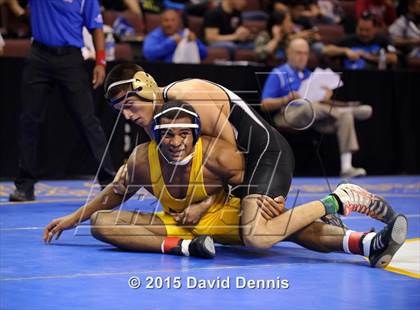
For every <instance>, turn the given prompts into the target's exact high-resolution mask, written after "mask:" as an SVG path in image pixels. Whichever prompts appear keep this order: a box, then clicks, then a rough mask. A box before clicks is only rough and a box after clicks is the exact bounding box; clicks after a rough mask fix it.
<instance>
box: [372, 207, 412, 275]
mask: <svg viewBox="0 0 420 310" xmlns="http://www.w3.org/2000/svg"><path fill="white" fill-rule="evenodd" d="M407 229H408V223H407V218H406V217H405V216H404V215H402V214H398V215H397V216H396V217H395V218H394V220H393V221H391V223H389V224H388V225H387V226H386V227H385V228H384V229H382V230H381V231H380V232H379V233H377V234H376V235H375V236H374V237H373V239H372V242H371V244H370V252H369V263H370V265H371V266H372V267H377V268H385V267H386V266H388V264H389V263H390V262H391V259H392V257H393V256H394V254H395V253H396V252H397V251H398V249H399V248H400V247H401V246H402V245H403V243H404V241H405V238H406V236H407Z"/></svg>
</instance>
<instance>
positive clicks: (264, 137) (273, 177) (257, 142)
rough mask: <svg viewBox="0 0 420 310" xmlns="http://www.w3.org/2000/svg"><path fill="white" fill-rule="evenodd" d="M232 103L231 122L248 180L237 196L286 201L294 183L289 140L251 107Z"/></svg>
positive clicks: (238, 188)
mask: <svg viewBox="0 0 420 310" xmlns="http://www.w3.org/2000/svg"><path fill="white" fill-rule="evenodd" d="M244 104H245V103H244V102H243V101H242V102H239V103H236V102H233V101H232V100H231V111H230V116H229V121H230V122H231V124H232V125H233V126H234V127H235V129H236V130H237V132H238V136H237V143H238V148H239V149H240V150H242V151H243V152H244V155H245V178H244V182H243V184H242V186H240V187H235V188H234V190H233V194H234V195H235V196H237V197H240V198H242V197H244V196H247V195H250V194H263V195H266V196H269V197H272V198H275V197H277V196H283V197H285V198H286V196H287V194H288V193H289V189H290V185H291V183H292V177H293V171H294V168H295V159H294V156H293V151H292V149H291V147H290V145H289V143H288V142H287V141H286V139H285V138H284V137H283V136H282V135H281V134H280V133H279V132H278V131H277V130H276V129H275V128H273V127H272V126H271V125H270V124H268V123H267V122H266V121H265V120H264V119H263V118H262V117H261V116H260V115H259V114H258V113H257V112H256V111H255V110H254V109H252V108H251V107H250V106H249V105H246V107H245V106H244Z"/></svg>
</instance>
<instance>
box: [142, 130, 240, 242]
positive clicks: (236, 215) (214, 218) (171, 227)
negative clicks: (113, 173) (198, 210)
mask: <svg viewBox="0 0 420 310" xmlns="http://www.w3.org/2000/svg"><path fill="white" fill-rule="evenodd" d="M148 155H149V169H150V181H151V184H153V195H154V196H155V197H157V198H158V199H159V201H160V203H161V205H162V207H163V210H164V211H163V212H158V213H157V216H159V218H160V219H161V220H162V222H163V223H164V224H165V226H166V232H167V235H168V236H180V237H182V238H184V239H192V238H194V237H196V236H198V235H211V236H213V238H214V240H215V241H216V242H218V243H223V244H242V241H241V238H240V230H239V223H240V203H241V201H240V199H239V198H236V197H233V196H230V195H228V194H227V193H226V192H225V190H224V189H223V188H221V189H220V192H219V193H218V194H217V195H216V199H215V202H214V204H213V205H212V206H211V207H210V208H209V210H208V211H207V212H206V213H205V214H204V215H203V217H202V218H201V220H200V221H199V222H198V224H197V225H196V226H191V227H190V226H188V227H186V226H178V225H177V223H176V222H175V220H174V219H173V218H172V216H171V215H170V214H169V213H170V212H181V211H183V210H184V209H185V208H186V207H188V206H189V205H190V204H192V203H197V202H200V201H203V200H205V199H206V198H207V197H209V195H208V194H207V192H206V188H205V185H204V177H203V163H202V160H203V150H202V141H201V138H200V139H198V141H197V143H196V145H195V152H194V155H193V158H192V163H191V173H190V178H189V184H188V189H187V194H186V197H185V198H184V199H177V198H174V197H173V196H172V195H171V194H170V193H169V191H168V189H167V187H166V185H165V182H164V180H163V177H162V172H161V166H160V162H159V154H158V147H157V144H156V142H155V141H151V142H150V144H149V148H148Z"/></svg>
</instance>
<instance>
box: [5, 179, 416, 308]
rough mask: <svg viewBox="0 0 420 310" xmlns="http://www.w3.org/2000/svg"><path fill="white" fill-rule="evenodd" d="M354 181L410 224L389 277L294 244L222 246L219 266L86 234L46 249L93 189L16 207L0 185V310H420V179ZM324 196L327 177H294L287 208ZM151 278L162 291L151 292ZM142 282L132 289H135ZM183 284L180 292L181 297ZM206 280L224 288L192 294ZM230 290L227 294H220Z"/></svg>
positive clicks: (62, 188)
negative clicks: (50, 227) (50, 233)
mask: <svg viewBox="0 0 420 310" xmlns="http://www.w3.org/2000/svg"><path fill="white" fill-rule="evenodd" d="M328 181H329V183H330V184H331V186H335V185H336V184H337V183H338V182H339V180H338V179H334V178H331V179H329V180H328ZM356 181H357V184H360V185H362V186H365V187H366V188H367V189H368V190H370V191H374V192H375V193H378V194H381V195H382V196H384V197H385V198H386V199H387V200H388V201H389V202H390V203H391V204H392V205H393V206H394V208H395V209H396V210H397V211H399V212H402V213H404V214H406V215H407V217H408V220H409V233H408V237H407V238H408V240H407V242H406V243H405V244H404V246H403V248H402V249H401V250H400V252H399V253H398V254H397V256H395V257H394V260H393V261H392V263H391V267H389V268H387V269H388V270H380V269H373V268H370V267H368V264H367V262H366V260H365V259H364V258H362V257H360V256H350V255H346V254H322V253H315V252H311V251H309V250H306V249H303V248H301V247H298V246H295V245H292V244H288V243H283V244H281V245H278V246H276V247H274V248H273V249H271V250H268V251H253V250H248V249H244V248H240V247H223V246H218V247H217V256H216V258H215V259H213V260H205V259H199V258H188V257H178V256H170V255H161V254H144V253H130V252H123V251H119V250H116V249H114V248H112V247H111V246H108V245H106V244H103V243H101V242H99V241H96V240H95V239H93V238H92V237H91V236H90V234H89V229H88V227H86V226H84V227H80V228H79V229H78V230H77V232H75V231H74V230H73V231H66V232H64V233H63V234H62V236H61V238H60V240H58V241H56V242H54V243H53V244H52V245H45V244H44V243H43V241H42V231H43V227H44V225H46V224H47V223H48V222H49V221H50V220H52V219H53V218H56V217H59V216H63V215H66V214H68V213H70V212H72V211H73V210H75V209H76V208H78V207H79V206H81V205H82V204H83V203H84V201H85V200H86V198H87V197H88V195H89V192H90V185H91V184H90V183H89V182H85V181H48V182H47V181H45V182H41V183H39V184H38V185H37V196H38V200H37V201H36V202H30V203H10V202H8V201H7V197H8V194H9V193H10V192H11V191H12V188H13V187H12V183H10V182H4V183H0V270H1V274H0V309H46V308H47V307H48V308H51V309H167V308H174V309H178V308H184V309H191V308H199V307H200V308H202V309H207V308H212V309H224V308H227V307H229V308H235V309H236V308H242V309H244V308H258V309H260V308H263V307H264V308H268V309H271V308H283V309H302V308H311V309H314V308H315V309H326V308H330V309H350V308H352V309H353V308H359V309H381V310H382V309H419V307H420V280H419V278H420V177H418V176H410V177H367V178H363V179H358V180H356ZM327 192H328V183H327V182H326V180H325V179H323V178H296V179H295V180H294V183H293V190H292V192H291V193H290V196H289V199H288V207H291V206H292V205H293V202H294V200H295V198H296V196H297V203H298V204H300V203H303V202H306V201H309V200H313V199H317V198H320V197H321V196H322V195H324V194H326V193H327ZM125 208H126V209H136V208H140V209H144V210H149V209H150V201H147V200H145V201H143V202H139V201H135V200H132V201H129V202H128V203H126V205H125ZM345 223H346V224H347V225H348V226H349V227H350V228H352V229H353V230H362V231H366V230H368V229H369V228H371V227H375V228H376V230H380V229H381V228H382V224H381V223H379V222H375V221H374V220H372V219H370V218H367V217H365V216H362V215H359V214H352V215H351V216H350V217H349V218H347V219H345ZM133 276H134V277H138V279H139V280H140V281H141V286H140V287H139V288H137V289H133V288H130V287H129V285H128V280H129V279H130V278H131V277H133ZM147 277H151V278H152V279H153V281H154V282H153V284H154V286H155V288H146V286H147V284H148V282H150V280H148V279H147ZM168 277H169V278H168ZM177 277H179V278H177ZM189 277H190V278H189ZM228 277H229V278H228ZM244 279H246V280H247V281H249V282H248V283H249V284H250V286H251V287H252V282H250V281H252V280H274V281H271V282H270V284H266V285H273V282H274V285H275V287H276V288H272V286H270V287H271V288H266V289H263V288H251V287H248V288H242V287H243V285H244ZM136 280H137V278H134V279H133V280H132V282H131V284H132V285H138V282H136ZM161 280H163V281H162V282H161ZM178 280H179V281H180V283H181V285H182V287H181V288H175V287H177V285H178V284H179V282H178ZM199 280H216V281H215V283H218V284H219V288H213V289H212V288H210V287H207V288H198V287H196V288H188V287H187V286H188V284H189V285H190V286H194V284H195V283H194V281H197V285H198V284H200V285H202V282H198V281H199ZM222 280H224V281H222ZM228 280H230V282H229V281H228ZM282 280H283V282H281V281H282ZM284 280H288V281H284ZM237 281H238V283H237ZM168 283H170V284H171V288H167V284H168ZM209 283H210V282H209ZM227 283H230V288H222V286H225V285H227ZM281 283H282V284H283V286H282V285H281ZM149 284H150V283H149ZM161 285H163V288H160V289H159V287H160V286H161ZM285 286H288V288H284V287H285Z"/></svg>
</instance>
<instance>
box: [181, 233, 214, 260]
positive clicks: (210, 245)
mask: <svg viewBox="0 0 420 310" xmlns="http://www.w3.org/2000/svg"><path fill="white" fill-rule="evenodd" d="M188 251H189V252H190V256H197V257H203V258H213V257H214V256H215V255H216V249H215V247H214V241H213V238H212V237H211V236H198V237H196V238H194V239H192V240H191V243H190V245H189V246H188Z"/></svg>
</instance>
